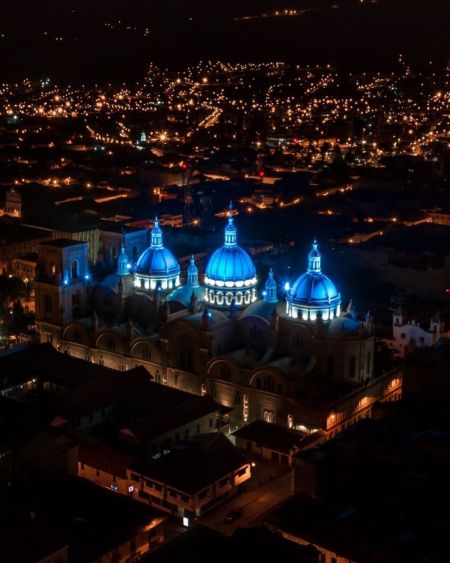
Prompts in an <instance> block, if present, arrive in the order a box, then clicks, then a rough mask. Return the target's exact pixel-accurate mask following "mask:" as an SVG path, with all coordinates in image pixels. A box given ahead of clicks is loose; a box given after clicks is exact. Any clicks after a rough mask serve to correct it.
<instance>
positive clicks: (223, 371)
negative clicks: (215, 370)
mask: <svg viewBox="0 0 450 563" xmlns="http://www.w3.org/2000/svg"><path fill="white" fill-rule="evenodd" d="M220 379H223V380H224V381H230V380H231V374H230V368H229V367H228V366H226V365H222V366H221V367H220Z"/></svg>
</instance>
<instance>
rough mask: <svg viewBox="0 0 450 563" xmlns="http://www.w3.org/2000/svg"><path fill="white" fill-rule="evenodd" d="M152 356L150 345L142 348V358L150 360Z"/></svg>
mask: <svg viewBox="0 0 450 563" xmlns="http://www.w3.org/2000/svg"><path fill="white" fill-rule="evenodd" d="M151 357H152V352H151V350H150V346H145V347H144V348H143V349H142V359H143V360H145V361H148V360H150V359H151Z"/></svg>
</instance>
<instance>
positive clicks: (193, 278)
mask: <svg viewBox="0 0 450 563" xmlns="http://www.w3.org/2000/svg"><path fill="white" fill-rule="evenodd" d="M187 285H191V286H192V287H198V285H199V283H198V268H197V266H196V265H195V260H194V255H192V256H191V262H190V264H189V266H188V269H187Z"/></svg>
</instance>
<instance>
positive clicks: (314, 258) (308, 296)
mask: <svg viewBox="0 0 450 563" xmlns="http://www.w3.org/2000/svg"><path fill="white" fill-rule="evenodd" d="M340 303H341V296H340V293H339V292H338V290H337V289H336V286H335V285H334V283H333V282H332V281H331V280H330V278H328V277H327V276H326V275H325V274H324V273H323V272H322V266H321V256H320V252H319V250H318V248H317V243H316V242H315V241H314V243H313V247H312V250H311V252H310V253H309V254H308V270H307V271H306V272H305V273H304V274H303V275H301V276H300V277H299V278H298V279H297V281H296V282H295V283H294V285H293V286H292V288H291V289H290V290H289V292H288V294H287V311H288V313H289V315H290V316H291V317H293V318H297V317H300V318H302V319H304V320H314V319H316V318H317V316H318V315H319V314H320V316H321V317H322V318H323V320H329V319H332V318H334V317H336V316H338V315H339V314H340Z"/></svg>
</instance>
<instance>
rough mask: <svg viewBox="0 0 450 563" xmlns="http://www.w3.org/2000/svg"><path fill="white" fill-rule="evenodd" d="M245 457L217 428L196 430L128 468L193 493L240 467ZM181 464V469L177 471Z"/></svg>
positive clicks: (245, 460) (244, 462) (243, 463)
mask: <svg viewBox="0 0 450 563" xmlns="http://www.w3.org/2000/svg"><path fill="white" fill-rule="evenodd" d="M246 463H247V459H246V457H245V456H244V455H243V454H242V453H241V451H240V450H239V449H238V448H236V447H235V446H233V444H232V443H231V442H230V440H229V439H228V438H227V437H226V436H225V435H224V434H222V433H221V432H217V433H210V434H199V435H197V436H195V437H193V438H191V439H190V440H184V441H183V442H180V443H179V444H177V445H176V446H174V448H173V449H172V451H171V452H170V453H169V454H167V455H165V456H163V457H161V458H159V459H157V460H155V461H143V462H139V463H137V464H135V465H134V466H131V468H130V469H132V470H133V471H135V472H137V473H140V474H141V475H144V476H145V477H148V478H150V479H155V480H156V481H159V482H160V483H165V484H167V485H168V486H171V487H174V488H175V489H178V490H179V491H183V492H185V493H190V494H193V493H197V492H199V491H201V490H202V489H204V488H206V487H208V486H210V485H211V484H212V483H214V482H215V481H217V480H219V479H220V478H221V477H224V476H226V475H228V474H229V473H231V472H232V471H236V470H238V469H239V468H241V467H242V466H243V465H245V464H246ZM180 468H182V471H180Z"/></svg>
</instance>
